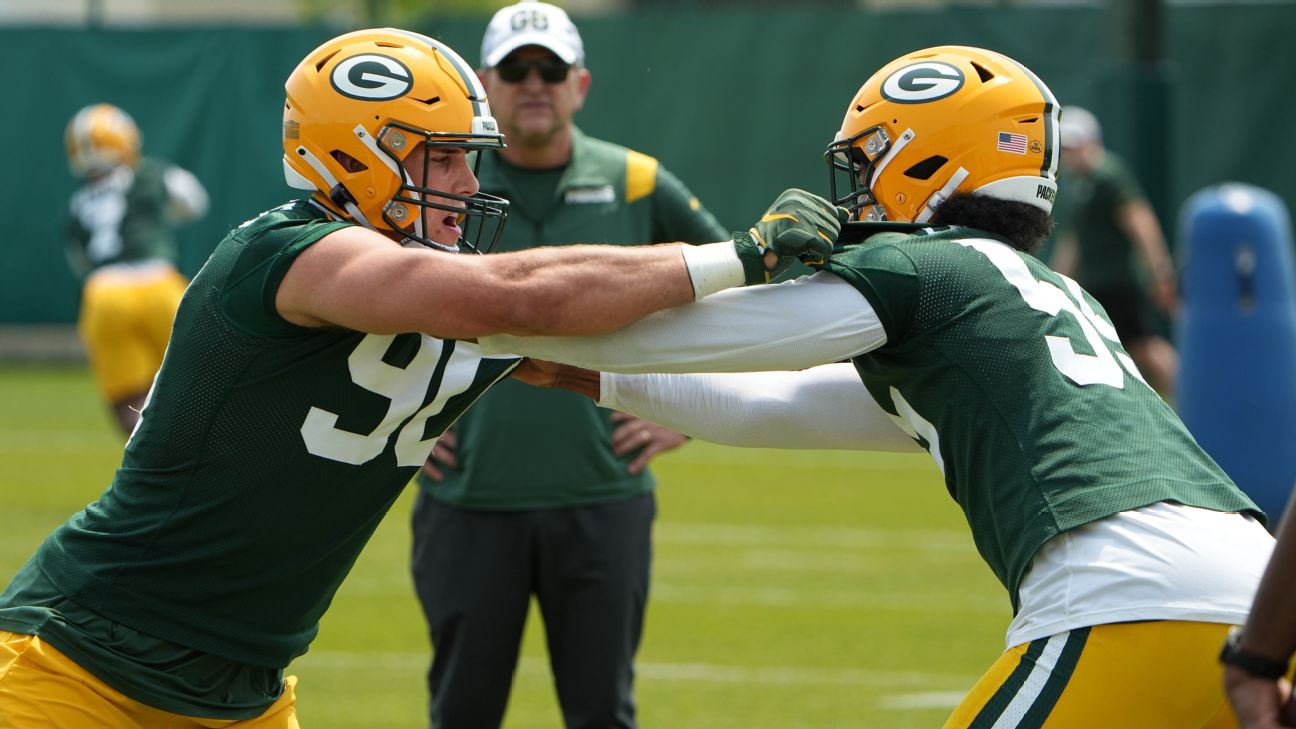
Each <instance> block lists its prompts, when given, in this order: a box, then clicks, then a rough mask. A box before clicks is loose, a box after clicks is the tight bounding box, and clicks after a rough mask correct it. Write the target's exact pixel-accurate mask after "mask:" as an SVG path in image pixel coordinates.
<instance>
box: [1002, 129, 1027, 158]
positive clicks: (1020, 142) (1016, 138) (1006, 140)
mask: <svg viewBox="0 0 1296 729" xmlns="http://www.w3.org/2000/svg"><path fill="white" fill-rule="evenodd" d="M995 149H997V150H999V151H1000V152H1012V153H1013V154H1026V135H1025V134H1013V133H1012V132H999V143H998V144H996V145H995Z"/></svg>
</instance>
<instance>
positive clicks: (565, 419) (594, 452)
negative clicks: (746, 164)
mask: <svg viewBox="0 0 1296 729" xmlns="http://www.w3.org/2000/svg"><path fill="white" fill-rule="evenodd" d="M481 185H482V190H484V191H486V192H489V193H492V194H495V195H500V196H502V197H506V198H508V199H509V200H510V201H512V206H511V207H510V209H509V220H508V226H507V227H506V228H505V230H504V235H503V238H502V239H501V242H500V245H499V246H498V247H497V248H496V250H501V251H508V250H519V249H523V248H531V247H535V246H539V245H565V244H572V243H619V244H630V245H633V244H641V243H659V242H670V241H685V242H689V243H706V242H711V241H718V240H727V239H728V238H729V237H730V235H729V233H727V232H725V231H724V229H723V228H721V227H720V225H719V224H717V223H716V221H715V218H713V217H712V216H711V214H710V213H708V212H707V211H706V210H705V209H704V208H703V207H702V206H701V205H700V204H699V203H698V201H697V199H696V198H695V197H693V195H692V193H690V192H689V191H688V189H687V188H685V187H684V185H683V184H682V183H681V182H680V181H679V180H678V179H676V178H675V176H674V175H672V174H670V173H669V172H667V171H666V170H664V169H662V168H661V166H660V165H658V163H657V160H655V159H653V158H651V157H648V156H646V155H643V154H640V153H638V152H634V151H631V150H628V149H626V148H625V147H620V146H617V145H615V144H610V143H608V142H604V141H600V140H597V139H592V138H590V137H587V136H585V135H584V134H582V133H580V132H579V131H576V132H575V133H574V135H573V140H572V159H571V162H570V163H569V164H568V165H567V166H566V167H564V168H561V169H556V170H526V169H521V168H518V167H514V166H512V165H510V164H508V163H507V162H505V161H504V160H503V159H502V158H500V157H499V155H497V154H489V155H487V156H486V157H485V158H484V159H483V160H482V166H481ZM611 432H612V422H611V411H609V410H606V409H603V408H599V407H596V406H595V405H594V403H593V402H592V401H591V400H590V399H589V398H586V397H582V396H580V395H576V394H575V393H570V392H564V391H560V390H541V389H538V388H534V387H529V386H527V385H523V384H521V383H519V382H517V381H514V380H508V381H505V382H501V383H500V384H499V386H497V387H495V388H492V389H491V391H490V392H488V393H486V394H485V395H484V396H483V397H482V398H481V400H480V401H478V403H477V404H476V405H474V406H473V408H472V410H471V411H469V412H467V413H465V414H464V415H463V417H461V418H460V419H459V422H458V423H457V424H456V425H455V433H456V435H458V438H459V447H458V463H459V467H458V469H457V470H449V471H448V472H447V478H446V480H445V481H442V482H440V483H437V482H433V481H431V480H430V479H428V478H426V477H425V476H422V475H420V476H419V484H420V486H422V487H423V488H424V489H425V490H427V491H428V492H429V493H430V494H431V495H432V496H433V497H435V498H436V499H438V500H440V501H443V502H445V503H449V504H452V505H455V506H459V507H464V508H472V509H533V508H546V507H555V506H570V505H577V504H590V503H599V502H608V501H615V500H620V499H627V498H630V497H632V496H635V495H637V494H640V493H643V492H645V491H648V490H650V489H652V488H653V485H654V482H653V479H652V476H651V474H649V472H648V471H647V470H646V469H645V470H644V471H642V472H640V473H639V474H638V475H634V476H631V475H630V474H628V473H627V472H626V466H627V464H629V462H630V460H631V459H632V458H633V456H634V455H635V454H634V453H632V454H630V455H627V456H625V457H622V458H618V457H616V456H614V455H613V454H612V441H611ZM443 470H444V469H443Z"/></svg>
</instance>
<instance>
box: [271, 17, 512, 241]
mask: <svg viewBox="0 0 1296 729" xmlns="http://www.w3.org/2000/svg"><path fill="white" fill-rule="evenodd" d="M284 90H285V92H286V94H287V98H286V101H285V103H284V118H283V146H284V177H285V178H286V179H287V181H288V184H289V185H291V186H292V187H295V188H298V189H302V190H310V191H312V193H313V194H312V196H311V198H312V199H313V200H314V201H315V202H316V203H317V204H319V205H321V206H322V207H324V208H326V209H327V210H328V211H329V212H330V213H331V214H333V215H335V216H338V217H342V218H347V219H350V220H353V221H355V222H357V223H359V224H361V225H363V226H365V227H368V228H371V229H373V230H377V231H380V232H386V233H391V234H395V235H396V236H399V237H402V238H405V239H407V240H413V241H417V242H419V243H422V244H424V245H428V246H433V247H436V248H442V249H446V250H458V248H457V247H454V246H448V245H443V244H441V243H438V242H436V241H433V240H431V239H429V238H428V237H427V235H426V234H425V230H424V227H425V226H424V213H425V211H426V210H428V209H435V210H439V211H442V212H443V213H450V214H453V215H455V216H457V217H458V218H459V220H460V221H462V222H464V223H465V224H464V228H465V231H467V230H468V229H469V226H468V225H467V221H472V222H475V223H476V230H475V232H474V233H471V234H470V233H467V232H466V233H465V235H464V237H463V238H462V239H460V241H459V244H462V245H463V246H464V247H465V248H469V249H473V250H489V248H490V247H491V246H493V245H494V243H495V241H496V240H498V238H499V234H500V231H501V230H502V229H503V226H504V221H505V219H506V218H507V215H508V202H507V201H505V200H503V199H502V198H498V197H495V196H493V195H486V194H484V193H480V192H479V193H477V194H474V195H461V194H456V193H453V192H450V191H447V190H436V189H432V188H430V187H428V184H427V177H426V175H427V170H428V169H429V168H431V167H432V165H431V164H424V165H423V169H424V179H422V180H412V179H410V176H409V174H408V173H407V172H406V171H405V167H404V166H403V163H404V162H405V160H406V159H407V158H408V157H409V155H410V154H412V153H414V152H415V151H416V150H417V151H418V152H419V153H421V154H424V155H425V160H424V161H425V162H426V161H427V158H430V156H431V154H432V152H433V150H434V148H437V147H454V148H458V149H464V150H470V151H472V150H486V149H499V148H501V147H503V146H504V135H502V134H501V133H500V132H499V128H498V126H497V125H496V123H495V119H494V118H493V117H491V113H490V106H489V105H488V104H487V101H486V91H485V89H483V88H482V85H481V81H480V80H478V78H477V75H476V74H475V73H474V72H473V70H472V68H471V67H470V66H469V65H468V64H467V63H466V62H464V60H463V59H462V58H460V57H459V55H458V54H457V53H455V52H454V51H453V50H451V49H450V48H449V47H448V46H446V45H445V44H443V43H440V42H438V41H435V40H433V39H431V38H428V37H427V36H423V35H419V34H417V33H410V32H407V31H403V30H396V29H393V28H379V29H371V30H360V31H356V32H354V33H348V34H346V35H343V36H339V37H337V38H334V39H333V40H331V41H329V42H327V43H325V44H324V45H322V46H320V47H319V48H317V49H315V50H314V51H312V52H311V53H310V54H309V55H307V56H306V58H305V59H304V60H303V61H302V62H301V63H300V64H298V66H297V68H296V69H295V70H294V71H293V72H292V74H291V75H290V76H289V77H288V81H287V83H286V84H284ZM488 224H489V226H490V227H492V228H493V230H489V232H488Z"/></svg>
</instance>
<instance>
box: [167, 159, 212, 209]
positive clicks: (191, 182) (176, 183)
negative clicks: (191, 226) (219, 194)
mask: <svg viewBox="0 0 1296 729" xmlns="http://www.w3.org/2000/svg"><path fill="white" fill-rule="evenodd" d="M162 179H163V181H164V183H165V184H166V189H167V194H168V195H170V197H171V214H172V215H174V216H175V218H176V220H179V221H180V222H187V221H190V220H194V219H196V218H201V217H202V216H203V215H205V214H207V190H206V188H204V187H203V186H202V183H201V182H199V181H198V178H197V177H194V176H193V173H191V172H190V171H189V170H186V169H184V168H181V167H176V166H174V165H172V166H171V167H168V168H167V170H166V173H165V174H164V175H163V178H162Z"/></svg>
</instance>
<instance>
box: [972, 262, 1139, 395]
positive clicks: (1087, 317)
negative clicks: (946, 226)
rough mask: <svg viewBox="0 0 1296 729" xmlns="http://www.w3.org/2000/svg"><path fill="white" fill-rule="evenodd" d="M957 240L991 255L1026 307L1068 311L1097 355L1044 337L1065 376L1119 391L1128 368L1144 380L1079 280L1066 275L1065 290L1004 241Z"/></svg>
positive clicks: (1057, 313)
mask: <svg viewBox="0 0 1296 729" xmlns="http://www.w3.org/2000/svg"><path fill="white" fill-rule="evenodd" d="M959 243H960V244H961V245H964V246H967V247H969V248H975V249H976V250H978V251H980V252H981V253H982V254H983V255H985V257H986V258H988V259H990V263H992V264H994V267H995V268H997V269H999V272H1000V273H1002V274H1003V276H1004V278H1005V279H1007V280H1008V283H1010V284H1012V286H1013V288H1015V289H1017V292H1018V293H1019V294H1021V297H1022V300H1024V301H1025V302H1026V305H1027V306H1029V307H1030V308H1032V309H1034V310H1036V311H1042V312H1044V313H1045V314H1048V315H1049V316H1052V317H1055V318H1056V317H1060V316H1061V315H1062V313H1063V312H1066V313H1068V314H1070V315H1071V317H1072V318H1073V319H1074V320H1075V321H1076V322H1077V323H1078V324H1079V325H1080V329H1081V332H1082V333H1083V337H1084V340H1085V342H1086V343H1087V344H1088V345H1089V349H1090V350H1092V351H1093V354H1081V353H1080V352H1077V351H1076V350H1075V341H1074V340H1073V338H1072V337H1070V336H1055V335H1051V334H1048V335H1045V336H1044V341H1045V343H1046V344H1047V345H1048V350H1049V356H1050V357H1051V358H1052V360H1053V366H1054V367H1056V368H1057V369H1058V371H1059V372H1061V373H1062V374H1063V375H1065V376H1066V377H1067V379H1069V380H1071V381H1072V382H1074V383H1076V384H1077V385H1110V386H1111V387H1115V388H1118V389H1121V388H1124V387H1125V373H1126V372H1128V373H1129V374H1130V375H1132V376H1133V377H1134V378H1135V379H1137V380H1138V381H1140V382H1144V384H1146V382H1145V381H1144V380H1143V376H1142V375H1140V374H1139V371H1138V368H1137V367H1135V366H1134V361H1133V360H1132V359H1130V357H1129V355H1128V354H1125V352H1124V351H1123V350H1121V349H1120V348H1119V345H1120V338H1119V337H1118V336H1117V335H1116V329H1115V327H1113V326H1112V325H1111V324H1110V323H1109V322H1108V321H1107V320H1106V319H1104V318H1102V317H1101V316H1098V313H1097V312H1095V311H1094V310H1093V307H1092V306H1090V305H1089V302H1088V301H1086V300H1085V297H1084V292H1083V291H1082V290H1081V289H1080V285H1079V284H1077V283H1076V282H1075V281H1072V280H1071V279H1069V278H1067V277H1066V276H1062V277H1061V278H1062V283H1063V284H1064V285H1065V286H1066V288H1067V290H1066V292H1063V291H1062V289H1060V288H1058V287H1057V286H1055V285H1054V284H1052V283H1049V282H1048V281H1040V280H1039V279H1037V278H1035V277H1034V276H1033V275H1031V272H1030V269H1029V268H1027V266H1026V262H1025V261H1023V260H1022V259H1021V256H1018V255H1017V253H1016V252H1015V251H1013V250H1012V249H1010V248H1008V247H1007V246H1005V245H1003V244H1002V243H996V242H994V241H989V240H961V241H959ZM1059 275H1060V274H1059ZM1068 294H1069V295H1068ZM1055 322H1056V323H1057V325H1058V328H1060V329H1061V328H1063V327H1064V326H1065V324H1064V322H1063V321H1062V320H1061V319H1055ZM1109 343H1110V344H1109ZM1111 344H1115V345H1116V348H1115V349H1113V348H1112V346H1111ZM1118 363H1119V364H1118Z"/></svg>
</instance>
